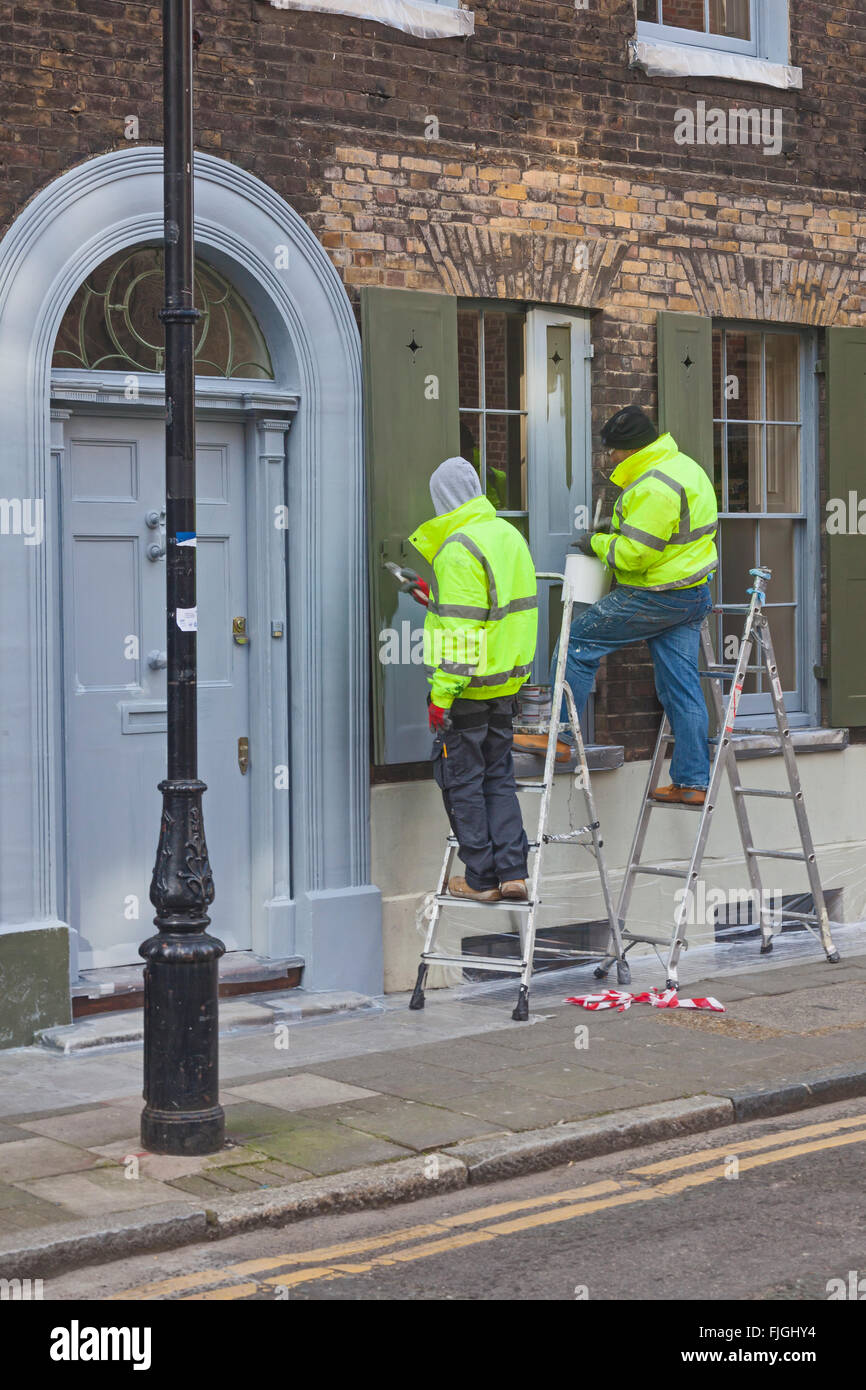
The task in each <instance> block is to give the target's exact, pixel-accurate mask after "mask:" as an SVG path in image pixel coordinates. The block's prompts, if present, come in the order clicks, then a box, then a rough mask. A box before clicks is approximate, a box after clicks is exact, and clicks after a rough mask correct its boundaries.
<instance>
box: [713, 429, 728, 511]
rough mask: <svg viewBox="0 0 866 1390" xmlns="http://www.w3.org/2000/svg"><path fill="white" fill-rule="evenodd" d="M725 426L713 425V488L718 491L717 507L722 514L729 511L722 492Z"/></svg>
mask: <svg viewBox="0 0 866 1390" xmlns="http://www.w3.org/2000/svg"><path fill="white" fill-rule="evenodd" d="M724 428H725V427H724V425H713V487H714V488H715V489H716V506H717V507H718V509H719V511H720V512H724V511H727V508H726V507H725V498H724V493H723V491H722V430H723V429H724Z"/></svg>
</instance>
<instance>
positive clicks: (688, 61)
mask: <svg viewBox="0 0 866 1390" xmlns="http://www.w3.org/2000/svg"><path fill="white" fill-rule="evenodd" d="M629 52H630V54H631V66H632V67H641V68H643V69H644V70H645V72H646V73H647V75H648V76H649V77H728V78H733V79H734V81H737V82H757V83H758V84H760V85H762V86H765V87H784V88H788V87H802V85H803V70H802V68H792V67H788V65H787V64H786V63H769V62H766V61H765V60H764V59H763V58H750V57H747V56H746V55H745V54H742V53H723V52H721V51H720V50H719V49H718V48H699V47H697V46H695V47H694V48H690V47H688V46H687V45H686V44H681V43H665V42H663V40H661V39H630V40H629Z"/></svg>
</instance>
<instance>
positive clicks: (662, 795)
mask: <svg viewBox="0 0 866 1390" xmlns="http://www.w3.org/2000/svg"><path fill="white" fill-rule="evenodd" d="M706 799H707V789H706V787H677V786H674V785H673V784H671V786H669V787H656V789H655V791H654V792H653V801H667V802H668V803H670V802H682V803H683V804H684V805H686V806H703V804H704V802H705V801H706Z"/></svg>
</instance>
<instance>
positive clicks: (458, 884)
mask: <svg viewBox="0 0 866 1390" xmlns="http://www.w3.org/2000/svg"><path fill="white" fill-rule="evenodd" d="M448 892H449V893H450V894H451V896H452V898H471V899H472V901H473V902H475V903H498V902H499V899H500V897H501V894H500V892H499V889H498V888H470V887H469V884H468V883H467V882H466V879H465V878H461V877H457V878H449V880H448Z"/></svg>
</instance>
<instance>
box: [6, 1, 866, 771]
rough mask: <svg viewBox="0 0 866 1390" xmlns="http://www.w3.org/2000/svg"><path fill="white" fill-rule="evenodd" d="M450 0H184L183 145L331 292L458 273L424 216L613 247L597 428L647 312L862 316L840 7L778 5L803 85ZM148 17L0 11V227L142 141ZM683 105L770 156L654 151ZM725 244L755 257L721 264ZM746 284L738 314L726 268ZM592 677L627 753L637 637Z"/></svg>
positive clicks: (599, 18)
mask: <svg viewBox="0 0 866 1390" xmlns="http://www.w3.org/2000/svg"><path fill="white" fill-rule="evenodd" d="M680 2H681V3H685V2H686V0H680ZM474 8H475V16H476V26H477V27H476V34H475V36H474V37H473V38H471V39H468V40H438V41H434V42H430V41H424V40H418V39H413V38H411V37H408V36H406V35H404V34H401V33H399V32H397V31H394V30H390V29H387V28H385V27H384V26H381V25H378V24H374V23H370V22H364V21H360V20H354V19H348V18H345V17H340V16H330V15H322V14H306V13H298V12H288V11H276V10H273V9H271V8H270V7H269V6H268V5H266V4H265V3H263V0H200V3H199V4H198V6H197V11H196V26H197V28H198V30H199V31H200V33H201V44H200V47H199V49H198V53H197V57H196V108H197V143H198V146H199V148H201V149H203V150H207V151H209V152H211V153H214V154H217V155H220V156H222V157H224V158H226V159H228V160H231V161H233V162H236V163H238V164H240V165H242V166H243V167H245V168H247V169H249V170H251V171H252V172H253V173H255V174H257V175H258V176H259V177H260V178H262V179H263V180H264V181H265V182H267V183H268V184H270V185H271V186H272V187H273V188H274V189H275V190H276V191H277V192H278V193H279V194H281V195H282V196H283V197H284V198H286V199H287V201H289V202H290V203H291V204H292V206H293V207H294V208H295V209H296V210H297V211H298V212H299V213H300V214H301V215H302V216H303V217H304V218H305V219H306V220H307V222H308V224H309V225H310V227H311V228H312V229H313V231H314V232H315V233H316V235H317V236H318V237H319V238H320V239H321V241H322V243H323V244H324V246H325V247H326V248H327V250H328V253H329V255H330V256H331V258H332V260H333V262H334V264H335V266H336V267H337V269H338V271H339V273H340V274H341V276H342V277H343V280H344V282H345V284H346V286H347V289H348V291H349V293H350V295H351V296H352V297H353V298H354V299H357V292H358V288H359V286H361V285H363V284H381V285H393V286H402V287H406V288H418V289H428V290H438V291H440V292H441V291H442V290H443V289H446V288H448V289H453V276H454V275H456V276H457V277H458V279H459V277H460V276H461V275H463V274H465V276H466V277H467V280H468V282H469V283H470V285H471V284H472V283H474V281H473V276H478V275H483V272H484V269H485V267H484V265H483V260H484V255H485V252H484V250H483V246H484V245H488V244H489V243H483V244H482V243H481V242H479V243H478V244H479V245H482V250H481V251H480V252H479V251H478V250H477V249H475V250H472V251H471V252H469V251H467V252H466V253H465V262H464V264H463V265H457V266H456V268H455V267H453V266H452V267H451V270H449V269H448V266H447V264H446V261H447V258H445V257H444V256H443V255H442V253H441V246H439V244H438V243H437V242H436V240H435V236H434V235H433V234H434V233H435V232H436V230H437V228H439V229H443V228H444V229H449V230H450V229H453V228H454V227H455V226H465V227H466V228H467V229H473V228H474V229H477V231H478V235H479V237H480V236H482V234H483V236H487V237H492V236H494V235H498V236H499V237H500V239H501V238H505V237H508V236H510V237H511V238H512V239H513V240H514V243H515V244H517V243H518V240H519V238H521V237H522V238H533V237H535V238H536V241H533V242H531V246H532V248H533V250H532V255H533V256H534V255H535V254H536V251H537V248H538V246H543V245H549V246H550V247H554V245H555V244H556V245H562V244H563V241H562V239H565V241H566V244H567V245H569V246H570V245H571V244H572V241H573V242H574V244H575V245H576V244H577V243H578V242H580V241H582V240H585V241H586V242H587V243H588V244H591V245H594V246H597V245H598V244H599V243H601V244H604V245H613V244H616V245H617V246H619V247H620V250H619V251H618V253H617V254H618V256H620V257H621V260H620V263H619V266H618V272H617V274H616V275H615V276H613V278H612V279H611V280H610V289H609V293H607V292H606V293H605V294H604V295H602V296H600V299H599V303H598V304H593V307H595V308H596V309H597V312H595V314H594V317H593V327H592V332H593V341H594V344H595V351H596V357H595V362H594V366H593V416H594V427H595V430H596V432H597V428H598V425H599V424H600V423H601V421H602V420H603V419H604V418H605V417H606V416H607V415H608V414H610V413H612V411H613V410H615V409H617V408H618V407H620V406H622V405H624V404H627V403H628V402H631V401H633V402H637V403H640V404H642V405H644V406H645V407H646V408H648V409H649V410H650V411H654V410H655V408H656V405H657V401H656V361H655V322H656V314H657V312H658V310H660V309H665V308H666V309H681V310H684V311H692V312H704V313H707V312H711V313H716V314H719V315H723V316H729V317H741V316H743V312H744V310H745V316H746V317H753V318H760V317H761V316H764V317H769V318H772V317H775V316H776V315H775V313H774V306H777V305H779V304H780V302H781V301H780V299H779V296H778V294H777V293H776V291H775V290H774V285H775V284H776V282H778V281H779V277H780V275H781V276H782V277H784V275H785V274H787V273H788V271H789V270H790V272H791V278H790V280H789V281H788V282H787V289H786V290H785V296H786V298H785V306H786V307H785V310H784V312H785V313H787V314H790V313H791V312H793V315H794V318H795V319H797V318H798V317H800V318H802V321H804V322H806V321H808V322H815V323H819V322H825V321H828V320H827V318H826V314H827V312H828V308H827V306H828V305H832V312H833V315H834V319H835V321H836V322H839V323H844V322H850V321H856V322H862V321H863V314H864V312H866V302H864V291H863V289H862V288H861V279H862V257H863V254H864V251H866V200H864V197H863V194H862V192H861V184H862V163H863V152H864V136H866V104H864V100H863V96H862V91H863V76H864V67H866V11H864V10H863V8H862V6H857V7H855V6H854V5H853V4H848V5H846V4H844V3H842V4H838V3H832V4H831V3H824V2H823V0H809V2H808V3H806V0H791V34H792V62H794V63H797V64H800V65H802V67H803V73H804V78H803V82H804V85H803V90H802V91H797V90H791V91H778V90H775V89H770V88H757V87H751V86H749V85H748V84H742V83H736V84H734V83H725V82H720V81H717V80H715V81H714V80H711V79H692V80H690V81H688V82H682V81H674V80H669V79H662V78H658V79H649V78H647V77H646V76H645V75H644V74H642V73H641V72H639V71H636V70H633V69H629V68H628V66H627V49H626V45H627V40H628V38H629V37H630V36H631V35H633V32H634V8H633V4H632V0H590V3H589V8H588V9H586V10H578V9H575V8H574V6H573V5H572V4H571V3H564V2H563V3H558V0H489V2H488V0H484V2H483V3H479V4H477V5H475V7H474ZM160 24H161V12H160V9H159V7H156V6H153V5H149V4H145V3H125V2H124V3H121V2H120V0H52V3H51V4H48V3H47V0H37V2H36V3H35V4H33V5H31V6H28V7H25V6H23V5H17V6H14V5H13V6H7V7H6V8H5V9H4V11H3V14H2V17H0V52H2V54H3V60H2V67H0V76H2V98H0V173H2V178H0V228H3V227H5V226H6V225H8V223H9V221H10V220H11V219H12V218H13V217H14V215H15V213H16V212H17V211H18V210H19V209H20V208H21V206H22V205H23V204H24V203H25V202H26V201H27V200H28V199H29V198H30V197H32V196H33V194H34V193H35V192H36V191H37V190H38V189H39V188H40V187H42V186H43V185H44V184H45V183H46V182H48V181H49V180H50V179H51V178H53V177H55V176H56V175H57V174H58V173H59V172H61V171H62V170H64V169H65V168H68V167H69V166H70V165H73V164H75V163H78V162H80V161H82V160H84V159H87V158H89V157H91V156H93V155H95V154H99V153H102V152H104V151H106V150H109V149H113V148H119V147H123V146H125V144H126V143H127V141H126V139H125V137H124V128H125V122H126V118H127V117H129V116H134V117H136V119H137V121H138V139H139V141H140V142H144V143H154V142H158V141H159V140H160V139H161V90H160V89H161V53H160V39H161V34H160ZM698 101H703V102H705V104H706V105H707V107H713V106H718V107H720V108H722V109H724V110H726V111H727V109H728V108H730V107H731V106H738V107H751V106H760V107H766V108H769V109H770V110H772V111H778V112H779V113H780V119H781V133H782V141H781V149H780V151H779V153H778V154H775V155H768V154H765V153H764V149H763V148H762V147H761V146H760V145H752V144H748V145H735V146H730V145H724V144H723V145H712V144H692V145H683V144H680V143H678V142H677V139H676V131H677V127H678V117H677V112H678V111H680V110H682V109H688V110H690V111H695V110H696V108H697V103H698ZM428 137H431V138H428ZM545 237H547V238H550V240H549V242H544V241H543V238H545ZM538 238H541V239H542V240H538ZM557 238H558V239H559V241H557ZM472 244H473V246H474V245H475V243H472ZM526 244H527V245H529V244H530V243H529V242H527V243H526ZM437 246H438V250H437ZM744 255H745V256H748V257H754V260H753V261H751V262H749V264H748V266H747V267H746V271H745V272H743V271H742V267H743V264H744V263H743V261H742V257H743V256H744ZM702 257H703V260H702V259H701V258H702ZM725 257H727V258H728V260H725ZM737 258H740V260H737ZM804 260H808V262H809V265H810V267H811V269H810V271H809V273H808V274H807V276H806V277H805V279H802V280H800V279H798V276H799V268H800V266H801V264H802V262H803V261H804ZM738 267H739V269H738ZM738 274H739V276H740V280H741V281H742V280H743V279H745V281H746V282H747V283H746V285H745V287H744V285H743V284H740V285H739V286H738V284H737V275H738ZM449 275H451V277H452V278H451V280H450V281H449ZM497 275H498V272H497ZM762 276H763V278H764V281H765V289H766V295H765V301H764V303H765V307H764V308H763V309H761V310H760V312H758V311H756V310H755V308H754V306H753V304H752V303H751V302H750V301H749V299H748V293H749V291H748V285H749V284H751V285H753V284H754V283H755V282H756V280H760V279H761V277H762ZM822 277H823V278H822ZM833 277H836V278H833ZM507 278H508V277H507V275H506V274H505V273H504V272H503V275H502V276H501V277H499V278H498V279H497V281H496V283H497V284H499V283H500V282H501V283H502V284H503V285H504V284H505V283H506V281H507ZM494 293H500V294H503V296H504V294H505V291H504V290H502V289H495V290H494ZM774 294H775V298H774ZM834 296H835V298H834ZM518 297H519V296H518ZM573 302H584V301H582V300H579V301H573ZM791 305H793V311H792V310H791V307H790V306H791ZM766 306H769V307H766ZM822 314H823V315H824V317H823V318H822V317H821V315H822ZM810 315H811V316H812V317H809V316H810ZM597 463H598V464H599V465H600V463H601V459H600V458H599V459H598V460H597ZM597 487H598V490H600V491H604V490H605V487H604V478H603V475H602V473H601V471H600V468H599V470H598V472H597ZM607 502H608V508H609V506H610V505H611V503H612V497H608V498H607ZM599 688H600V692H601V695H602V698H601V700H600V701H599V715H598V733H599V737H600V738H601V739H602V740H603V741H621V740H622V739H623V737H624V731H625V736H626V737H627V742H628V745H629V754H630V756H645V755H646V753H647V751H648V749H649V746H650V744H651V741H652V737H653V735H654V732H655V727H656V724H657V718H658V715H657V707H656V706H655V703H654V699H653V694H652V681H651V675H650V668H649V665H648V662H647V661H646V660H644V659H642V658H641V656H640V652H639V650H638V651H637V652H635V653H632V654H629V655H628V656H624V657H621V658H618V659H617V660H615V661H611V662H610V663H609V668H608V670H607V671H606V672H604V673H603V674H602V675H601V677H600V682H599Z"/></svg>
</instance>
